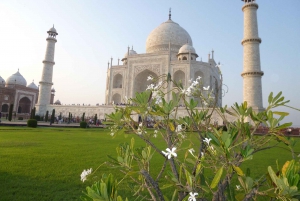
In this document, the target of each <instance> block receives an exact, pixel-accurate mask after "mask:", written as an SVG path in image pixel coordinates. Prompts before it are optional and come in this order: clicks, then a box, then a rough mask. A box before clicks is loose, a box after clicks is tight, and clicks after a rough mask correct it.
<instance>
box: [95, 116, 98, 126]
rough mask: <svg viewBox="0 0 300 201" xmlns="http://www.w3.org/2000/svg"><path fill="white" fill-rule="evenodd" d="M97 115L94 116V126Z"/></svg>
mask: <svg viewBox="0 0 300 201" xmlns="http://www.w3.org/2000/svg"><path fill="white" fill-rule="evenodd" d="M97 119H98V118H97V114H95V116H94V125H96V123H97Z"/></svg>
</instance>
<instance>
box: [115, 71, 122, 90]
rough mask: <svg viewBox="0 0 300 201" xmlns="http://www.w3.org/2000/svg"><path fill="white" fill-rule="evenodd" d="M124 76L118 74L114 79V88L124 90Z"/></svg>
mask: <svg viewBox="0 0 300 201" xmlns="http://www.w3.org/2000/svg"><path fill="white" fill-rule="evenodd" d="M122 83H123V76H122V75H121V74H117V75H115V76H114V79H113V88H122Z"/></svg>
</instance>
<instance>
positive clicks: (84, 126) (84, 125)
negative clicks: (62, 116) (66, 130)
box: [80, 121, 88, 128]
mask: <svg viewBox="0 0 300 201" xmlns="http://www.w3.org/2000/svg"><path fill="white" fill-rule="evenodd" d="M87 127H88V123H87V122H85V121H81V122H80V128H87Z"/></svg>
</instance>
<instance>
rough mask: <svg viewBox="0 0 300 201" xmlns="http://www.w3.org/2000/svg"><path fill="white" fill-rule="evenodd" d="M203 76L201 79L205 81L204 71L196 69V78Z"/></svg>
mask: <svg viewBox="0 0 300 201" xmlns="http://www.w3.org/2000/svg"><path fill="white" fill-rule="evenodd" d="M199 76H200V77H201V79H200V81H202V82H203V79H204V74H203V72H202V71H200V70H198V71H196V72H195V74H194V80H196V79H197V77H199Z"/></svg>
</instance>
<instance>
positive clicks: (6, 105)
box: [1, 104, 8, 112]
mask: <svg viewBox="0 0 300 201" xmlns="http://www.w3.org/2000/svg"><path fill="white" fill-rule="evenodd" d="M1 112H8V104H3V105H2V108H1Z"/></svg>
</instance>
